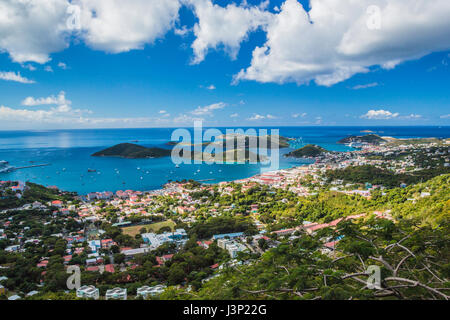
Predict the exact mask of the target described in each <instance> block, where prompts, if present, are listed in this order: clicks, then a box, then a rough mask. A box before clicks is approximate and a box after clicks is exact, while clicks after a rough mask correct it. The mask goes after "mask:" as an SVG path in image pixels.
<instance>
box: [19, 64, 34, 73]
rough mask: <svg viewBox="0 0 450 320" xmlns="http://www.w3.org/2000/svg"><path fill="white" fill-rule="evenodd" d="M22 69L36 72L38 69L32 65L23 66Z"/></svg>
mask: <svg viewBox="0 0 450 320" xmlns="http://www.w3.org/2000/svg"><path fill="white" fill-rule="evenodd" d="M22 68H25V69H28V70H30V71H36V67H35V66H33V65H32V64H23V65H22Z"/></svg>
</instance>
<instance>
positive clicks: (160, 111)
mask: <svg viewBox="0 0 450 320" xmlns="http://www.w3.org/2000/svg"><path fill="white" fill-rule="evenodd" d="M159 113H160V114H164V113H167V111H166V110H159Z"/></svg>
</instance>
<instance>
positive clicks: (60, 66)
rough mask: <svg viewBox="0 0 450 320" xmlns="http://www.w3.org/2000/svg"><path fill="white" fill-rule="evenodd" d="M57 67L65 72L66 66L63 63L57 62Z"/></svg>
mask: <svg viewBox="0 0 450 320" xmlns="http://www.w3.org/2000/svg"><path fill="white" fill-rule="evenodd" d="M58 67H59V68H61V69H63V70H66V69H67V64H65V63H64V62H59V63H58Z"/></svg>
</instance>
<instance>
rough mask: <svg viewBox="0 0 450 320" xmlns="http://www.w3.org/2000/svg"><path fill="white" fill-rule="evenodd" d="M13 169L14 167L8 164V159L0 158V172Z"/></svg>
mask: <svg viewBox="0 0 450 320" xmlns="http://www.w3.org/2000/svg"><path fill="white" fill-rule="evenodd" d="M13 170H14V168H13V167H11V166H10V165H9V162H8V161H5V160H0V173H7V172H11V171H13Z"/></svg>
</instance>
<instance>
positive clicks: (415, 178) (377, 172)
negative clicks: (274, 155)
mask: <svg viewBox="0 0 450 320" xmlns="http://www.w3.org/2000/svg"><path fill="white" fill-rule="evenodd" d="M446 173H450V167H436V168H430V169H423V170H418V171H414V172H411V173H398V174H397V173H394V172H393V171H391V170H387V169H381V168H377V167H375V166H372V165H364V166H355V167H347V168H345V169H337V170H330V171H327V173H326V177H327V178H328V181H333V180H343V181H344V183H366V182H368V183H371V184H373V185H383V186H385V187H388V188H395V187H398V186H400V184H402V183H405V184H408V185H409V184H414V183H419V182H422V181H427V180H429V179H432V178H434V177H436V176H439V175H441V174H446Z"/></svg>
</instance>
